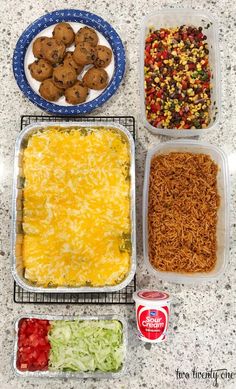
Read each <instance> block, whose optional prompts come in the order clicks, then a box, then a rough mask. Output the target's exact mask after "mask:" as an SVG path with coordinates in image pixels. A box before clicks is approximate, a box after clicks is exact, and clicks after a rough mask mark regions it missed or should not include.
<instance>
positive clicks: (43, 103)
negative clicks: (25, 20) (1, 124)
mask: <svg viewBox="0 0 236 389" xmlns="http://www.w3.org/2000/svg"><path fill="white" fill-rule="evenodd" d="M59 22H68V23H70V24H71V26H72V28H73V29H74V31H75V32H77V31H78V30H79V29H80V28H81V27H83V26H84V25H87V26H89V27H92V28H93V29H95V30H96V32H97V34H98V36H99V44H102V45H105V46H108V47H110V48H111V49H112V52H113V59H112V61H111V64H110V65H109V66H108V67H107V68H106V71H107V73H108V75H109V80H110V81H109V85H108V86H107V88H106V89H104V90H102V91H95V90H90V93H89V96H88V100H87V101H86V102H85V103H83V104H79V105H75V106H74V105H73V106H72V105H69V104H68V103H67V102H66V101H65V98H64V97H61V98H60V99H59V100H58V101H57V102H54V103H51V102H49V101H47V100H45V99H43V98H42V97H41V96H40V95H39V92H38V89H39V85H40V83H39V82H38V81H36V80H34V79H33V78H32V77H31V75H30V72H29V70H28V65H29V64H30V63H32V62H33V61H34V60H35V58H34V56H33V53H32V44H33V41H34V40H35V39H36V38H37V37H39V36H52V31H53V28H54V26H55V25H56V24H57V23H59ZM71 50H73V46H72V47H70V48H69V51H71ZM125 64H126V60H125V49H124V46H123V43H122V41H121V39H120V37H119V35H118V34H117V32H116V31H115V30H114V28H113V27H112V26H111V25H110V24H109V23H107V22H106V21H105V20H103V19H102V18H101V17H99V16H97V15H94V14H92V13H90V12H87V11H80V10H76V9H70V10H69V9H65V10H59V11H54V12H51V13H49V14H47V15H45V16H42V17H41V18H39V19H37V20H36V21H35V22H33V23H32V24H31V25H30V26H29V27H27V29H26V30H25V31H24V32H23V34H22V35H21V37H20V38H19V40H18V42H17V45H16V48H15V51H14V55H13V72H14V76H15V79H16V82H17V84H18V86H19V88H20V89H21V91H22V92H23V93H24V95H25V96H26V97H27V98H28V99H29V100H30V101H31V102H32V103H34V104H35V105H37V106H38V107H39V108H42V109H43V110H45V111H47V112H50V113H53V114H59V115H80V114H85V113H88V112H90V111H92V110H93V109H95V108H98V107H100V106H101V105H102V104H104V103H105V102H106V101H107V100H108V99H109V98H110V97H111V96H112V95H113V94H114V93H115V92H116V90H117V89H118V87H119V85H120V83H121V81H122V78H123V76H124V72H125ZM85 71H86V69H85V70H84V72H83V73H82V74H81V75H80V77H82V76H83V74H84V73H85ZM80 77H79V78H80Z"/></svg>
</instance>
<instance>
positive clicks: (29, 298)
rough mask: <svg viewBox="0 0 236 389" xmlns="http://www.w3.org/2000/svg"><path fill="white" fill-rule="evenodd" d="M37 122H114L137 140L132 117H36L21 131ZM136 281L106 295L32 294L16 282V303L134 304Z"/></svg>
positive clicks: (28, 117)
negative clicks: (133, 296)
mask: <svg viewBox="0 0 236 389" xmlns="http://www.w3.org/2000/svg"><path fill="white" fill-rule="evenodd" d="M36 122H78V123H79V122H113V123H118V124H121V125H122V126H124V127H125V128H126V129H127V130H129V131H130V133H131V134H132V136H133V138H134V139H135V120H134V118H133V117H132V116H99V117H97V116H96V117H95V116H86V117H83V116H80V117H78V116H76V117H71V116H70V117H67V116H65V117H63V116H35V115H24V116H22V117H21V130H23V129H24V128H25V127H26V126H28V125H29V124H32V123H36ZM135 290H136V279H135V277H134V279H133V280H132V281H131V283H130V284H129V285H128V286H126V288H124V289H121V290H119V291H118V292H112V293H110V292H106V293H32V292H27V291H26V290H24V289H22V288H21V287H20V286H19V285H17V284H16V282H14V302H15V303H31V304H133V299H132V295H133V292H134V291H135Z"/></svg>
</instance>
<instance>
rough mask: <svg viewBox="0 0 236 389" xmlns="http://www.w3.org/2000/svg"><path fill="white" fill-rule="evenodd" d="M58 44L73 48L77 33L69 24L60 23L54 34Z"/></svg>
mask: <svg viewBox="0 0 236 389" xmlns="http://www.w3.org/2000/svg"><path fill="white" fill-rule="evenodd" d="M52 35H53V38H55V39H56V41H57V42H59V43H60V42H62V43H64V45H65V46H66V47H68V46H71V45H72V43H73V42H74V39H75V33H74V30H73V28H72V27H71V25H70V24H69V23H65V22H61V23H58V24H57V25H56V26H55V27H54V30H53V32H52Z"/></svg>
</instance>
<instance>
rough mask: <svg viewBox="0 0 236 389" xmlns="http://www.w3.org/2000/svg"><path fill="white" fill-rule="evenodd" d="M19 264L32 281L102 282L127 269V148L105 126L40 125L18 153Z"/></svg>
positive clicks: (60, 283)
mask: <svg viewBox="0 0 236 389" xmlns="http://www.w3.org/2000/svg"><path fill="white" fill-rule="evenodd" d="M23 173H24V177H25V185H24V197H23V199H24V200H23V201H24V202H23V230H24V239H23V264H24V269H25V278H27V279H28V280H30V281H31V282H32V283H35V284H37V285H38V286H43V287H47V286H86V285H91V286H109V285H116V284H118V283H120V282H121V281H122V280H123V279H124V278H125V277H126V275H127V273H128V272H129V270H130V261H131V258H130V257H131V238H130V236H131V223H130V175H129V173H130V149H129V143H128V141H127V139H126V137H125V135H123V134H122V133H121V132H119V131H118V130H114V129H108V128H92V129H89V128H88V129H87V128H75V127H71V128H67V129H65V128H60V127H47V128H46V129H44V130H42V131H40V130H39V131H38V132H36V133H35V134H33V135H32V136H31V137H30V138H29V142H28V145H27V148H26V149H25V150H24V156H23Z"/></svg>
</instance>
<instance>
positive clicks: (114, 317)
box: [12, 314, 128, 379]
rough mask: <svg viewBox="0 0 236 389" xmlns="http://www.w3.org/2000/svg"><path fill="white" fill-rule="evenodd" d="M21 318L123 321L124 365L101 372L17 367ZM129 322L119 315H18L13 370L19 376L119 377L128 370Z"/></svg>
mask: <svg viewBox="0 0 236 389" xmlns="http://www.w3.org/2000/svg"><path fill="white" fill-rule="evenodd" d="M21 319H42V320H90V321H91V320H118V321H120V322H121V324H122V327H123V353H124V359H123V365H122V367H121V369H120V370H118V371H117V372H101V371H92V372H86V373H85V372H68V371H67V372H56V371H49V370H46V371H21V370H19V369H18V368H17V365H16V361H17V350H18V328H19V322H20V320H21ZM127 344H128V336H127V322H126V320H125V319H124V318H123V317H122V316H119V315H101V316H54V315H36V314H35V315H34V314H27V315H22V316H20V317H18V319H17V320H16V321H15V339H14V351H13V352H14V353H13V358H12V365H13V370H14V372H15V374H16V375H17V376H21V377H25V378H29V377H35V378H61V379H63V378H69V379H70V378H77V379H78V378H81V379H84V378H106V379H109V378H113V379H114V378H119V377H121V376H122V375H124V374H125V372H126V362H127Z"/></svg>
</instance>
